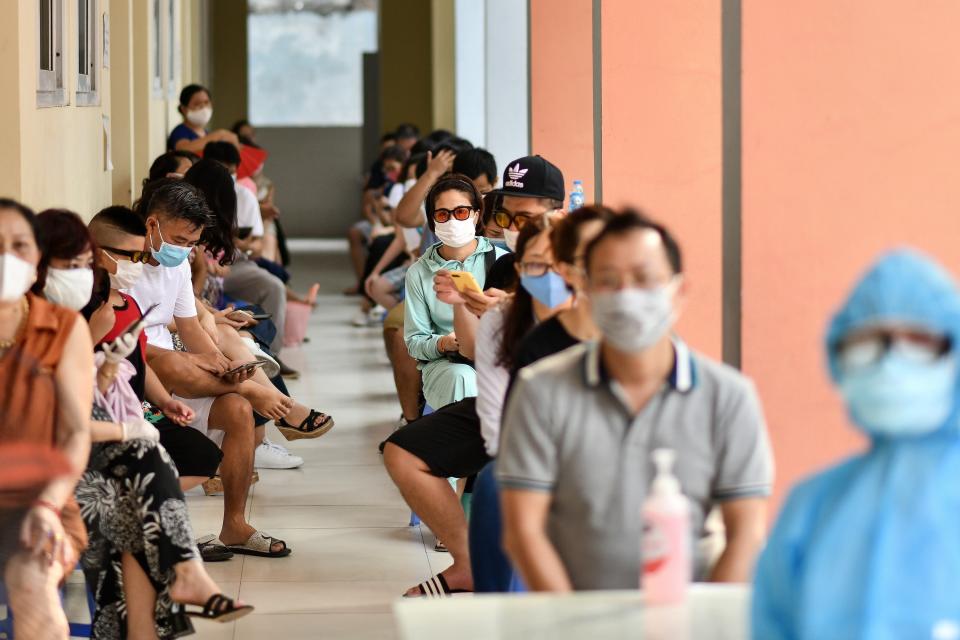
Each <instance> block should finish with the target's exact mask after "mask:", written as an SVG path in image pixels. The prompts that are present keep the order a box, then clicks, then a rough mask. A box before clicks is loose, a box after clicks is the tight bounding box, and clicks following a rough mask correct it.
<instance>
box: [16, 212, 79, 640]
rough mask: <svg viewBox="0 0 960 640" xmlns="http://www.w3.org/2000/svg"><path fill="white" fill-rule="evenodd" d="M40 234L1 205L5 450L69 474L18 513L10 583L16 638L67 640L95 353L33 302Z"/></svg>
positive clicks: (74, 324) (65, 315) (69, 323)
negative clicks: (65, 601) (16, 447)
mask: <svg viewBox="0 0 960 640" xmlns="http://www.w3.org/2000/svg"><path fill="white" fill-rule="evenodd" d="M35 225H36V216H35V215H34V213H33V212H32V211H31V210H30V209H28V208H27V207H25V206H23V205H22V204H20V203H19V202H16V201H13V200H9V199H0V415H2V416H3V419H2V420H0V446H4V445H9V444H13V443H22V444H25V445H33V446H40V447H45V448H48V449H51V448H52V449H55V450H56V451H57V452H58V453H60V454H62V456H63V458H65V459H66V462H67V463H68V466H69V471H68V472H67V473H66V474H65V475H62V476H59V477H57V478H55V479H53V480H51V481H49V482H48V483H46V484H45V485H44V487H43V488H42V490H41V491H40V492H39V495H37V496H36V497H35V498H34V499H31V500H30V501H29V503H27V504H20V505H19V506H18V509H17V514H16V515H15V517H16V518H18V520H19V521H20V522H21V525H20V526H19V527H18V528H17V531H18V534H19V535H18V538H17V540H16V541H15V545H16V546H15V549H16V550H15V551H13V552H12V553H5V554H4V561H3V566H0V579H2V580H3V584H4V587H5V591H6V596H7V603H8V604H9V606H10V609H11V611H12V612H13V614H14V616H13V618H14V622H13V625H14V628H13V632H14V634H15V636H16V637H18V638H38V639H43V640H46V639H54V638H57V639H60V638H63V639H64V640H65V639H66V638H67V636H68V635H69V632H68V629H67V619H66V616H65V615H64V613H63V606H62V605H61V603H60V594H59V591H58V586H59V585H60V584H61V581H62V580H63V579H64V578H65V577H66V576H67V575H69V574H70V572H72V571H73V567H74V566H75V564H76V562H77V559H78V558H79V556H80V554H81V553H82V551H83V549H84V548H85V547H86V544H87V534H86V530H85V528H84V525H83V520H82V518H81V516H80V509H79V507H78V505H77V502H76V500H75V499H74V496H73V491H74V487H75V486H76V484H77V482H78V480H79V479H80V476H81V474H82V473H83V470H84V468H85V467H86V464H87V460H88V457H89V453H90V413H91V408H92V405H93V370H94V366H93V346H92V344H91V341H90V333H89V331H87V327H86V324H85V323H84V322H83V321H82V320H80V317H79V315H78V314H77V313H76V312H75V311H71V310H69V309H67V308H64V307H62V306H59V305H54V304H51V303H49V302H47V301H46V300H44V299H43V298H41V297H39V296H37V295H35V294H33V293H30V287H31V286H32V285H33V284H34V281H35V280H36V274H37V265H38V263H39V261H40V249H39V248H38V246H37V241H36V232H35ZM11 498H13V499H14V500H15V499H16V498H17V496H16V495H13V496H10V495H0V503H2V504H4V505H6V504H10V503H11V500H10V499H11ZM8 517H9V516H8ZM2 542H4V543H6V542H9V541H8V540H3V541H2Z"/></svg>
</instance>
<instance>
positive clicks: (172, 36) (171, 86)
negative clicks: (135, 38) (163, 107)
mask: <svg viewBox="0 0 960 640" xmlns="http://www.w3.org/2000/svg"><path fill="white" fill-rule="evenodd" d="M178 27H179V23H178V22H177V0H167V92H168V93H169V94H170V97H171V98H175V97H177V95H178V93H177V87H178V86H179V84H180V79H179V77H178V76H177V71H178V70H179V68H180V65H179V64H178V62H179V60H178V58H179V56H178V53H179V51H180V47H179V46H177V45H178V35H179V32H180V29H179V28H178Z"/></svg>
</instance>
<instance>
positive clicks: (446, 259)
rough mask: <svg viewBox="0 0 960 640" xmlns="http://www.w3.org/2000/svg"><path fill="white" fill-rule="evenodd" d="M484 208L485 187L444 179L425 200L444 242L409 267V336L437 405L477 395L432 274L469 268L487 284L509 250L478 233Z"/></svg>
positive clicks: (429, 397) (426, 390)
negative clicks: (497, 245)
mask: <svg viewBox="0 0 960 640" xmlns="http://www.w3.org/2000/svg"><path fill="white" fill-rule="evenodd" d="M482 208H483V203H482V200H481V196H480V192H479V191H477V188H476V187H475V186H474V184H473V182H472V181H471V180H470V179H469V178H467V177H466V176H463V175H459V174H450V175H447V176H445V177H443V178H441V179H440V180H439V181H438V182H437V184H436V185H434V187H433V188H432V189H431V190H430V192H429V193H428V194H427V199H426V203H425V209H426V214H427V224H428V225H429V227H430V230H431V231H433V232H434V233H435V234H436V236H437V238H438V239H439V240H440V242H439V243H437V244H435V245H433V246H432V247H430V248H429V249H427V250H426V251H425V252H424V254H423V256H422V257H421V258H420V260H418V261H417V262H416V263H415V264H414V265H413V266H412V267H410V270H409V271H408V272H407V278H406V286H407V303H406V312H405V317H404V340H405V341H406V344H407V349H408V350H409V351H410V355H411V356H412V357H413V358H414V359H415V360H418V361H419V362H420V370H421V372H422V373H423V395H424V398H425V399H426V402H427V404H428V405H429V406H430V407H432V408H434V409H439V408H440V407H444V406H446V405H448V404H450V403H452V402H457V401H459V400H463V399H464V398H470V397H474V396H476V395H477V374H476V372H475V371H474V370H473V367H472V363H471V362H470V361H469V360H468V359H466V358H464V357H463V356H462V355H460V346H459V343H458V342H457V336H456V334H455V333H454V331H453V320H454V307H453V306H452V305H449V304H446V303H444V302H441V301H440V300H439V299H438V298H437V295H436V292H435V291H434V284H433V279H434V275H435V274H436V273H437V272H438V271H440V270H446V271H451V272H457V271H466V272H469V273H470V274H472V276H473V279H474V280H475V281H476V284H477V285H478V286H479V287H480V289H483V286H484V282H485V280H486V274H487V271H488V270H489V269H490V267H492V266H493V264H494V263H495V262H496V260H497V258H499V257H500V256H501V255H503V254H504V253H505V251H504V250H503V249H499V248H496V247H494V246H493V244H491V243H490V241H489V240H487V239H486V238H482V237H477V223H478V221H479V217H480V213H481V210H482ZM460 306H462V305H460ZM458 312H463V311H462V310H459V311H458Z"/></svg>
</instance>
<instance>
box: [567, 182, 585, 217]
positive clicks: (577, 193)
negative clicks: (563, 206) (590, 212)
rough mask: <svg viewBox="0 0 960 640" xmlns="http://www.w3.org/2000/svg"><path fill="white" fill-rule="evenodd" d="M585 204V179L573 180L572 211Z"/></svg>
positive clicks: (571, 193)
mask: <svg viewBox="0 0 960 640" xmlns="http://www.w3.org/2000/svg"><path fill="white" fill-rule="evenodd" d="M582 206H583V181H582V180H574V181H573V191H571V192H570V211H576V210H577V209H579V208H580V207H582Z"/></svg>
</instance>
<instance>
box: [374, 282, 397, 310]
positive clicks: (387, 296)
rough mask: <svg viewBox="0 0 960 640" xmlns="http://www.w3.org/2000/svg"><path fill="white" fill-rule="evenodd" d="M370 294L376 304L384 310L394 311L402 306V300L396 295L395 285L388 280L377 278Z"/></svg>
mask: <svg viewBox="0 0 960 640" xmlns="http://www.w3.org/2000/svg"><path fill="white" fill-rule="evenodd" d="M369 293H370V297H371V298H373V300H374V302H376V303H377V304H379V305H380V306H382V307H383V308H384V309H393V308H394V307H395V306H397V305H398V304H400V299H399V298H397V296H396V295H395V294H394V288H393V285H392V284H391V283H390V282H389V281H388V280H387V279H386V278H382V277H381V278H377V279H376V280H375V281H374V283H373V286H372V287H370V292H369Z"/></svg>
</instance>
